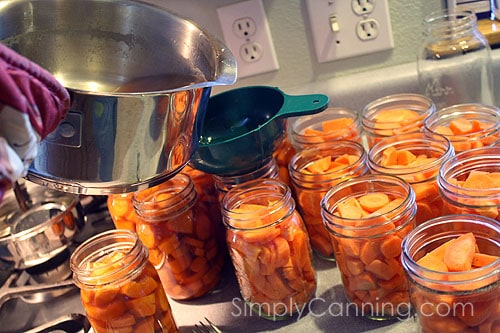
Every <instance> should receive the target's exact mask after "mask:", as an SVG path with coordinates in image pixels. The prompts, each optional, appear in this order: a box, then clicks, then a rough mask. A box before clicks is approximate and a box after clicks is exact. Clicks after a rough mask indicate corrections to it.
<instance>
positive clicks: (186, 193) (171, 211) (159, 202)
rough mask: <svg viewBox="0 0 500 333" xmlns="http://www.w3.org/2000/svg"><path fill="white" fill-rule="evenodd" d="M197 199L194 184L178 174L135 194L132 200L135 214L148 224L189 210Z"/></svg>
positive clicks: (183, 175)
mask: <svg viewBox="0 0 500 333" xmlns="http://www.w3.org/2000/svg"><path fill="white" fill-rule="evenodd" d="M197 199H198V192H197V191H196V188H195V186H194V182H193V180H192V179H191V177H189V176H188V175H187V174H184V173H179V174H177V175H175V176H174V177H172V178H170V179H168V180H166V181H165V182H163V183H161V184H160V185H157V186H155V187H151V188H149V189H146V190H142V191H139V192H136V193H135V194H134V196H133V198H132V202H133V205H134V210H135V212H136V214H137V215H138V216H139V217H140V218H141V219H143V220H146V221H148V222H155V221H158V222H162V221H164V220H165V216H167V215H168V217H169V218H172V217H175V216H177V215H180V214H182V213H184V212H185V211H187V210H189V209H191V208H192V207H193V205H194V204H195V203H196V200H197Z"/></svg>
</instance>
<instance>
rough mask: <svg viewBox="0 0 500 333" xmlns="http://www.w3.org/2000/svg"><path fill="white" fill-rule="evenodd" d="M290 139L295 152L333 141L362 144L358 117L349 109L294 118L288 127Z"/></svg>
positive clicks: (331, 109)
mask: <svg viewBox="0 0 500 333" xmlns="http://www.w3.org/2000/svg"><path fill="white" fill-rule="evenodd" d="M290 137H291V142H292V145H293V146H294V147H295V150H296V151H297V152H298V151H300V150H302V149H305V148H307V147H310V146H314V145H316V144H320V143H323V142H331V141H335V140H349V141H356V142H359V143H362V141H361V122H360V117H359V114H358V112H356V111H354V110H351V109H349V108H345V107H330V108H328V109H326V110H324V111H321V112H320V113H317V114H313V115H308V116H301V117H296V119H294V121H293V122H292V123H291V126H290Z"/></svg>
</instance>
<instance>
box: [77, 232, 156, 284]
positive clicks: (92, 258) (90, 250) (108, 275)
mask: <svg viewBox="0 0 500 333" xmlns="http://www.w3.org/2000/svg"><path fill="white" fill-rule="evenodd" d="M147 260H148V250H147V248H146V247H145V246H143V245H142V243H141V242H140V240H139V238H138V236H137V235H136V234H135V233H133V232H132V231H130V230H124V229H113V230H108V231H105V232H102V233H100V234H98V235H95V236H93V237H91V238H89V239H88V240H86V241H85V242H83V243H82V244H81V245H80V246H78V247H77V248H76V250H75V251H74V252H73V254H72V255H71V258H70V267H71V270H72V271H73V280H74V282H75V284H76V285H77V286H78V287H80V288H99V287H101V286H105V285H112V284H117V285H119V284H121V283H123V282H125V281H128V280H129V279H133V278H135V277H136V276H138V275H139V274H140V273H141V269H142V268H143V267H144V265H145V264H146V263H147Z"/></svg>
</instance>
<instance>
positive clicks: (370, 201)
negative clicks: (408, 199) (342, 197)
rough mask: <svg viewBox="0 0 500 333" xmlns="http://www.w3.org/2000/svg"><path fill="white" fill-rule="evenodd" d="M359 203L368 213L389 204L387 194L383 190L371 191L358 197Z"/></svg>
mask: <svg viewBox="0 0 500 333" xmlns="http://www.w3.org/2000/svg"><path fill="white" fill-rule="evenodd" d="M358 202H359V205H360V206H361V208H362V209H364V210H366V211H367V212H369V213H372V212H374V211H377V210H379V209H380V208H382V207H384V206H386V205H388V204H389V202H390V199H389V196H388V195H387V194H385V193H383V192H371V193H367V194H364V195H362V196H361V197H359V198H358Z"/></svg>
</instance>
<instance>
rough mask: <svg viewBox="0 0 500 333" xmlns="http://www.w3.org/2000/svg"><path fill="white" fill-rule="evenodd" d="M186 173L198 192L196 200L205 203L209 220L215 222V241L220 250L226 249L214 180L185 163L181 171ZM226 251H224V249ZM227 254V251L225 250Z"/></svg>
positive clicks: (224, 229) (209, 175)
mask: <svg viewBox="0 0 500 333" xmlns="http://www.w3.org/2000/svg"><path fill="white" fill-rule="evenodd" d="M181 172H182V173H185V174H187V175H188V176H189V177H190V178H191V180H192V181H193V183H194V187H195V188H196V191H197V192H198V200H199V201H201V202H203V203H205V205H206V207H207V208H208V212H209V217H210V221H212V222H213V223H215V225H216V229H217V231H216V232H217V242H218V243H219V248H220V249H221V250H222V251H225V250H226V237H225V233H226V228H225V227H224V224H223V223H222V215H221V212H220V202H219V192H218V191H217V188H216V187H215V180H214V177H213V175H212V174H210V173H206V172H203V171H201V170H197V169H194V168H192V167H191V166H189V165H186V166H185V167H184V169H182V171H181ZM225 252H226V251H225ZM226 254H227V252H226Z"/></svg>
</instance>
